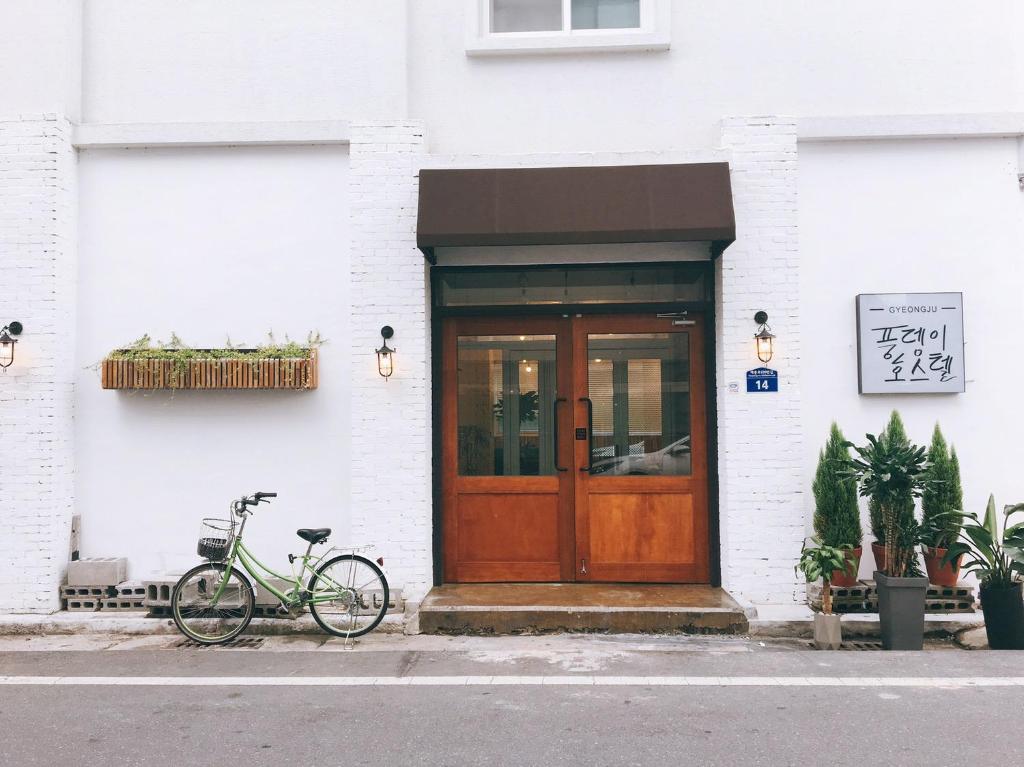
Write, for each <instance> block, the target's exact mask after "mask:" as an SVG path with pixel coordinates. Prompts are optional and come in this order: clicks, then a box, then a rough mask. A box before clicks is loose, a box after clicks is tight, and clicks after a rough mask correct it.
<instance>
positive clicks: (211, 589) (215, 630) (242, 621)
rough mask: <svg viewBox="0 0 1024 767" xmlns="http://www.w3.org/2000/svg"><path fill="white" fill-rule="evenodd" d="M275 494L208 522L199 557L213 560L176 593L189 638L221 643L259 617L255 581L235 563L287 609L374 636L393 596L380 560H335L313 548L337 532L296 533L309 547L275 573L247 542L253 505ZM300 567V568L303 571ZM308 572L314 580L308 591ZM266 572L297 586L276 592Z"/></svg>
mask: <svg viewBox="0 0 1024 767" xmlns="http://www.w3.org/2000/svg"><path fill="white" fill-rule="evenodd" d="M276 497H277V493H254V494H253V495H252V496H250V497H243V498H240V499H239V500H237V501H233V502H232V504H231V514H230V516H229V518H228V519H204V520H203V526H202V530H201V532H200V535H199V545H198V553H199V556H201V557H203V558H204V559H206V560H207V561H206V562H204V563H203V564H201V565H198V566H196V567H193V568H192V569H191V570H189V571H188V572H187V573H185V574H184V575H183V576H181V579H180V580H179V581H178V582H177V584H175V586H174V591H173V592H172V593H171V614H172V616H173V617H174V623H175V624H176V625H177V627H178V629H180V630H181V633H183V634H184V635H185V636H187V637H189V638H190V639H193V640H195V641H196V642H200V643H202V644H207V645H215V644H223V643H224V642H229V641H231V640H232V639H234V638H235V637H237V636H238V635H239V634H241V633H242V632H243V631H245V628H246V626H248V625H249V621H251V620H252V616H253V613H255V612H256V596H255V592H254V591H253V587H252V583H251V582H250V581H249V579H248V578H246V576H245V575H243V574H242V573H241V572H239V570H238V569H237V568H236V567H235V562H236V561H237V562H238V564H239V565H241V567H242V569H244V570H245V572H246V573H248V574H249V576H250V577H251V578H252V579H253V580H254V581H256V583H258V584H259V585H260V587H262V588H264V589H266V590H267V591H268V592H269V593H270V594H272V595H273V596H274V598H275V599H278V600H280V603H281V604H280V605H279V606H278V608H277V609H278V610H279V611H280V612H282V613H287V612H291V611H294V610H297V609H298V610H301V609H302V608H303V607H306V606H308V607H309V611H310V613H312V615H313V619H314V620H315V621H316V622H317V623H318V624H319V625H320V628H322V629H323V630H324V631H326V632H327V633H328V634H333V635H334V636H338V637H344V638H345V639H354V638H355V637H360V636H362V635H363V634H366V633H368V632H370V631H373V629H375V628H376V627H377V625H378V624H379V623H380V622H381V620H383V618H384V614H385V613H386V612H387V611H388V600H389V598H390V593H389V592H388V582H387V579H386V578H385V577H384V573H383V571H381V569H380V567H378V564H384V562H383V560H382V559H378V560H377V563H374V562H372V561H370V560H369V559H367V558H366V557H363V556H360V555H358V554H357V553H356V552H357V551H358V550H359V549H358V548H350V549H345V550H344V551H345V552H346V553H341V554H338V555H337V556H334V557H330V558H328V555H330V554H331V553H333V552H336V551H339V549H336V548H332V549H330V550H328V551H327V552H326V553H325V554H324V555H322V556H316V555H314V554H313V553H312V551H313V546H314V545H316V544H323V543H325V542H326V541H327V538H328V536H329V535H330V534H331V530H330V528H327V527H323V528H312V529H308V528H303V529H300V530H298V531H297V534H298V536H299V537H300V538H302V540H304V541H306V542H307V543H308V544H309V546H308V547H307V548H306V553H305V554H303V555H301V556H295V555H293V554H289V555H288V561H289V563H290V564H291V565H292V574H291V576H285V575H281V574H280V573H277V572H274V571H273V570H271V569H270V568H269V567H267V566H266V565H264V564H263V563H262V562H260V561H259V560H258V559H256V557H254V556H253V555H252V552H250V551H249V549H247V548H246V546H245V544H244V543H243V542H242V533H243V532H244V531H245V523H246V521H247V520H248V519H249V517H250V516H252V513H253V512H252V511H251V508H250V507H253V506H256V505H258V504H259V503H261V502H263V503H269V502H270V501H269V500H268V499H269V498H276ZM237 520H241V523H240V524H239V523H238V522H237ZM297 562H298V563H301V564H300V566H299V567H298V568H297V569H296V563H297ZM307 571H308V572H309V573H310V576H309V581H308V583H307V584H306V585H305V586H303V584H302V579H303V577H304V576H305V574H306V572H307ZM261 572H262V573H265V574H266V575H268V576H272V577H275V578H279V579H281V580H283V581H286V582H287V583H288V585H289V586H290V588H287V589H286V590H284V591H280V590H278V589H276V588H275V587H274V586H273V585H272V584H270V583H268V582H267V580H266V578H264V577H263V575H261Z"/></svg>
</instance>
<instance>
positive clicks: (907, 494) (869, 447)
mask: <svg viewBox="0 0 1024 767" xmlns="http://www.w3.org/2000/svg"><path fill="white" fill-rule="evenodd" d="M867 441H868V443H867V444H866V445H864V446H863V447H858V446H857V445H854V444H852V443H849V445H848V446H849V447H852V448H853V449H854V451H855V452H856V454H857V457H856V458H851V459H850V462H849V464H848V468H847V469H846V472H845V473H846V475H847V476H850V477H853V478H855V479H857V481H858V482H859V483H860V494H861V496H863V497H865V498H872V499H874V500H875V501H876V502H877V503H878V506H879V509H880V511H881V515H882V524H883V526H884V528H885V572H886V575H888V576H890V577H894V578H902V577H904V576H905V575H906V574H907V571H908V569H909V570H911V571H913V570H914V566H913V561H914V547H915V546H916V545H917V544H918V542H919V541H920V537H921V530H920V526H919V525H918V523H917V521H916V520H915V519H914V518H913V516H912V515H910V516H909V517H908V515H907V514H905V513H903V514H901V513H900V512H901V510H902V509H903V508H904V507H905V505H906V503H907V501H908V500H910V501H911V502H912V501H913V499H914V498H919V497H920V496H921V494H922V493H923V492H924V490H925V488H927V487H928V486H929V485H930V484H931V483H932V479H931V478H930V476H929V473H928V468H929V464H928V460H927V451H926V449H925V448H923V447H918V446H917V445H914V444H911V443H909V442H907V443H903V442H899V441H891V440H885V439H878V438H877V437H875V435H873V434H868V435H867Z"/></svg>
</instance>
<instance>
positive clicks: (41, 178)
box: [0, 115, 76, 612]
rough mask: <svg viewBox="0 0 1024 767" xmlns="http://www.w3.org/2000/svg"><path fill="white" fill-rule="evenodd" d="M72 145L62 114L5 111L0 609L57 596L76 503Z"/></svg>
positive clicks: (32, 608)
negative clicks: (7, 346) (6, 344)
mask: <svg viewBox="0 0 1024 767" xmlns="http://www.w3.org/2000/svg"><path fill="white" fill-rule="evenodd" d="M75 165H76V158H75V151H74V149H73V148H72V146H71V125H70V124H69V123H68V121H67V120H65V119H63V118H62V117H59V116H57V115H24V116H20V117H16V118H8V119H0V326H2V325H6V324H7V323H9V322H10V321H12V320H18V321H20V322H22V323H23V324H24V326H25V330H24V333H23V334H22V336H21V340H20V342H19V343H18V345H17V347H16V350H17V351H16V358H15V362H14V365H12V366H11V367H10V368H8V370H7V373H6V374H4V373H0V612H51V611H53V610H55V609H56V608H57V607H58V605H59V601H58V598H57V594H58V590H57V586H58V584H59V583H60V582H61V579H62V577H63V572H64V570H65V569H66V562H67V558H68V547H69V536H70V525H71V511H72V508H73V505H74V486H73V475H74V452H73V422H72V417H73V413H72V408H73V403H72V380H73V375H72V374H73V366H74V322H75V269H76V264H75V207H76V205H75V199H76V198H75V186H76V182H75Z"/></svg>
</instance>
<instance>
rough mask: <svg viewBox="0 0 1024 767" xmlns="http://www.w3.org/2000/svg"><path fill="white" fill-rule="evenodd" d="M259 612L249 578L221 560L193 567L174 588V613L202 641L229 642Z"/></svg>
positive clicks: (187, 633)
mask: <svg viewBox="0 0 1024 767" xmlns="http://www.w3.org/2000/svg"><path fill="white" fill-rule="evenodd" d="M254 612H256V597H255V595H254V594H253V591H252V586H251V585H250V583H249V579H248V578H246V577H245V576H244V575H242V574H241V573H240V572H238V570H236V569H235V568H233V567H232V568H231V569H228V566H227V565H225V564H222V563H220V562H206V563H204V564H201V565H198V566H197V567H193V568H192V569H191V570H189V571H188V572H187V573H185V574H184V575H183V576H181V579H180V580H179V581H178V582H177V584H175V586H174V591H173V592H171V616H172V617H173V618H174V623H175V625H176V626H177V627H178V629H179V630H180V631H181V633H182V634H184V635H185V636H187V637H188V638H189V639H193V640H195V641H196V642H201V643H202V644H208V645H214V644H223V643H224V642H229V641H231V640H232V639H234V638H235V637H236V636H238V635H239V634H241V633H242V632H243V631H245V627H246V626H248V625H249V621H251V620H252V616H253V613H254Z"/></svg>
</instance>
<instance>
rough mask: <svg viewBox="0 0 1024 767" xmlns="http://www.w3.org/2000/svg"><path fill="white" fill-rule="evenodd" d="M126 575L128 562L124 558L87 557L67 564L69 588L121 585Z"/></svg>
mask: <svg viewBox="0 0 1024 767" xmlns="http://www.w3.org/2000/svg"><path fill="white" fill-rule="evenodd" d="M127 575H128V560H127V559H125V558H124V557H89V558H87V559H79V560H77V561H75V562H69V563H68V585H69V586H89V585H92V584H96V583H121V582H122V581H123V580H125V578H126V577H127Z"/></svg>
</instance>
